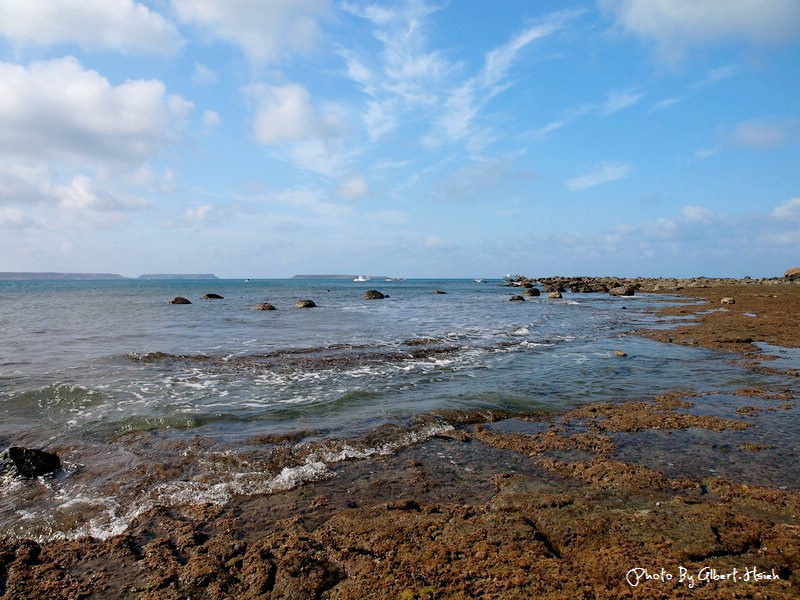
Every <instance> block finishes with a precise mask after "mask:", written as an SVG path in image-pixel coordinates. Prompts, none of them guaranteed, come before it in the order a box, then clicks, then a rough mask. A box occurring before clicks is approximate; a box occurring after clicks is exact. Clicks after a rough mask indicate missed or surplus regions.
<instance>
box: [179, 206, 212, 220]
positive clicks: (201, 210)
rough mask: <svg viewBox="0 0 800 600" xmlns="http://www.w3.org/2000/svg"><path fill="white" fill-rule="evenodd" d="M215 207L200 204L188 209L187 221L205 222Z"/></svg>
mask: <svg viewBox="0 0 800 600" xmlns="http://www.w3.org/2000/svg"><path fill="white" fill-rule="evenodd" d="M213 209H214V207H213V206H212V205H211V204H198V205H197V206H191V207H189V208H187V209H186V215H185V216H186V220H187V221H191V222H194V223H199V222H201V221H205V220H206V219H208V217H209V216H210V215H211V212H212V210H213Z"/></svg>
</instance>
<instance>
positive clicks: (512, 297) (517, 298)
mask: <svg viewBox="0 0 800 600" xmlns="http://www.w3.org/2000/svg"><path fill="white" fill-rule="evenodd" d="M509 300H510V301H511V302H525V298H523V297H522V296H511V298H509Z"/></svg>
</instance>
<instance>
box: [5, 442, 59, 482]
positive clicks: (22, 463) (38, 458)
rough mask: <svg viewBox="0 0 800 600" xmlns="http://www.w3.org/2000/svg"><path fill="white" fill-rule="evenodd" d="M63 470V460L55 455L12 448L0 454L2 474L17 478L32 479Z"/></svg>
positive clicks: (42, 451)
mask: <svg viewBox="0 0 800 600" xmlns="http://www.w3.org/2000/svg"><path fill="white" fill-rule="evenodd" d="M60 468H61V460H60V459H59V458H58V456H56V455H55V454H52V453H50V452H45V451H44V450H35V449H33V448H21V447H19V446H11V447H10V448H8V449H6V450H4V451H3V452H2V453H0V474H2V475H5V474H7V473H10V474H11V475H13V476H15V477H22V478H23V479H32V478H34V477H38V476H39V475H44V474H45V473H50V472H52V471H55V470H56V469H60Z"/></svg>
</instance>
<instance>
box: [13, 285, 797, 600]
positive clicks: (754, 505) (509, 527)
mask: <svg viewBox="0 0 800 600" xmlns="http://www.w3.org/2000/svg"><path fill="white" fill-rule="evenodd" d="M587 285H594V284H593V283H591V282H589V283H587ZM724 287H725V286H722V287H719V288H717V287H715V286H710V287H703V288H700V287H698V288H692V289H691V290H690V291H689V292H688V293H687V295H690V296H693V297H697V298H703V299H705V300H707V301H708V302H709V305H711V306H714V307H717V308H718V307H719V306H720V304H719V300H720V298H722V297H724V296H734V295H735V297H736V300H737V302H736V304H735V305H731V306H730V307H729V310H728V311H726V312H712V313H705V314H702V315H698V317H697V319H698V320H697V323H698V324H696V325H692V326H687V327H685V328H683V327H678V328H676V329H674V330H668V331H661V330H659V331H656V332H651V334H648V335H652V337H656V339H658V337H657V336H660V335H662V334H664V335H668V336H672V337H673V343H688V338H689V337H690V336H691V338H692V339H693V340H696V341H697V343H698V344H701V345H705V346H707V347H709V348H714V349H720V348H724V349H728V350H734V351H736V352H739V353H740V354H742V355H744V356H745V357H747V358H749V359H750V360H754V357H756V356H759V357H760V356H762V353H761V351H760V349H759V347H758V346H756V345H755V342H758V341H765V342H768V343H770V344H780V345H792V346H795V347H796V346H797V345H798V343H800V341H798V339H799V338H798V336H797V329H796V328H797V327H798V322H797V316H796V315H798V314H800V312H798V308H800V306H798V300H799V298H798V296H800V287H797V286H794V285H793V284H786V285H779V286H774V287H773V284H768V283H761V284H752V287H751V284H746V287H745V286H744V285H740V286H736V289H735V290H728V289H724ZM707 308H708V305H705V306H703V305H700V306H694V305H693V306H688V305H686V304H685V303H680V304H676V306H674V307H672V308H670V309H668V310H669V311H681V310H684V311H689V312H687V313H677V314H694V313H696V312H702V311H704V310H706V309H707ZM745 313H752V314H758V315H759V318H758V319H756V318H753V317H748V316H746V314H745ZM684 330H685V331H684ZM728 338H736V339H748V340H749V341H747V342H735V343H731V342H726V341H722V340H725V339H728ZM665 341H666V340H665ZM412 342H416V343H413V344H412ZM437 342H438V340H431V339H424V338H420V339H418V340H409V342H407V345H408V346H410V347H412V348H413V346H415V345H418V346H419V348H416V350H419V351H421V352H422V351H424V352H429V351H438V350H439V348H438V347H436V346H435V345H434V346H433V347H429V344H436V343H437ZM160 359H162V358H159V360H160ZM296 359H297V360H304V359H305V354H303V353H298V354H297V356H296ZM259 360H262V361H263V360H267V359H265V358H264V357H260V358H259ZM269 360H271V358H270V359H269ZM753 368H759V367H757V366H756V365H753ZM769 381H770V382H772V383H770V385H766V384H765V386H764V387H761V388H755V387H752V388H743V389H741V390H739V391H738V392H737V393H736V394H734V395H732V396H729V397H726V398H725V399H724V400H725V402H724V403H723V402H722V401H721V399H720V398H718V397H716V396H714V395H713V393H710V392H709V393H702V394H700V393H695V392H692V391H688V390H683V391H679V392H675V393H671V394H663V395H660V396H654V397H649V398H641V399H636V400H629V401H626V402H619V403H610V402H604V403H592V404H587V405H584V406H581V407H578V408H576V409H574V410H571V411H568V412H565V413H564V414H560V415H543V416H538V417H537V416H523V417H517V418H513V417H509V416H508V415H500V414H493V413H489V412H486V411H484V413H478V412H474V413H458V412H453V413H452V414H446V415H445V414H441V415H437V416H436V418H437V419H446V420H447V422H449V423H452V425H453V428H452V429H448V430H443V432H442V434H441V435H439V436H437V437H433V438H430V439H427V441H425V442H423V443H419V444H416V445H411V446H408V447H406V448H404V449H403V450H401V451H399V452H395V453H392V454H388V455H374V456H371V457H369V458H367V459H363V460H350V461H344V462H342V463H339V464H337V465H336V466H335V467H334V470H333V471H334V472H333V473H332V476H331V477H328V478H325V479H321V480H318V481H314V482H310V483H306V484H304V485H301V486H298V487H295V488H293V489H289V490H286V491H282V492H279V493H274V494H270V495H252V496H238V497H235V498H233V499H231V500H230V501H229V502H228V503H227V504H225V505H221V506H220V505H212V504H185V505H175V506H168V507H166V506H160V507H156V508H153V509H150V510H149V511H147V512H145V513H143V514H141V515H139V516H138V517H136V518H135V520H134V521H133V522H132V523H131V525H130V527H129V528H128V529H127V531H126V532H125V533H123V534H121V535H117V536H114V537H110V538H108V539H105V540H99V539H93V538H81V539H76V540H57V539H56V540H51V541H48V542H41V543H40V542H36V541H32V540H25V539H0V597H2V598H14V599H18V598H19V599H33V598H37V599H39V598H48V599H61V598H65V599H66V598H142V599H145V600H149V599H161V598H174V599H178V598H180V599H183V598H237V599H238V598H243V599H255V598H265V599H277V598H298V599H299V598H303V599H305V598H319V599H361V598H376V599H378V598H381V599H383V598H406V599H411V598H417V599H421V598H436V599H443V598H448V599H449V598H453V599H464V600H466V599H471V598H503V599H523V598H524V599H528V598H543V599H565V598H570V599H571V598H584V599H587V600H588V599H609V600H611V599H617V598H640V599H650V598H685V599H688V598H702V599H706V598H709V599H720V600H722V599H729V598H771V599H790V598H791V599H794V598H797V597H798V592H799V591H800V481H798V478H797V473H796V469H795V468H794V465H796V464H797V460H798V456H797V449H796V448H784V449H781V448H770V447H771V446H776V447H777V446H779V445H780V442H781V440H780V439H779V437H780V436H779V435H778V432H779V431H780V430H781V427H785V426H788V425H787V424H788V423H790V422H796V421H797V418H798V411H797V407H796V406H795V401H796V396H797V394H798V392H800V389H798V386H797V384H796V379H792V378H787V377H785V373H784V377H782V378H781V379H780V380H779V381H780V384H777V383H775V381H778V380H773V379H769ZM787 381H788V382H789V383H786V382H787ZM775 386H779V387H777V388H776V387H775ZM723 409H724V410H723ZM431 418H432V417H431ZM261 441H262V442H264V443H269V444H274V445H276V446H275V448H276V449H278V450H279V449H281V448H285V451H286V452H289V451H290V449H291V448H295V447H296V446H294V445H295V444H296V443H297V438H296V436H286V437H285V438H282V437H279V436H278V437H275V438H274V439H273V438H270V439H269V440H267V439H264V440H261ZM250 443H251V444H255V443H256V440H251V441H250ZM365 443H366V442H365ZM778 450H780V452H782V453H783V454H781V453H777V454H776V453H775V452H777V451H778ZM723 464H725V465H729V469H728V470H727V471H725V472H726V473H727V476H720V475H718V474H714V472H712V471H711V470H710V469H709V468H707V467H709V466H711V467H717V468H719V465H723ZM737 479H738V480H737ZM645 570H646V571H647V573H649V574H654V573H659V574H660V573H664V574H669V575H670V576H671V578H670V579H666V578H663V579H654V578H649V579H648V578H646V577H644V575H643V572H644V571H645ZM712 570H713V571H712ZM734 570H735V571H734ZM712 572H713V573H715V574H716V575H717V576H716V578H715V577H714V576H712V575H711V574H712ZM733 573H736V577H738V579H732V578H731V577H730V576H728V575H730V574H733ZM746 573H747V574H749V575H748V579H747V580H745V579H744V576H745V574H746ZM639 575H642V577H640V578H639V577H638V576H639ZM681 575H684V579H683V580H680V576H681ZM756 575H758V577H759V578H758V580H757V581H754V579H756ZM690 576H691V577H692V579H691V583H692V587H689V583H690V580H689V579H688V577H690ZM720 576H726V577H725V578H722V577H720ZM634 584H635V585H634Z"/></svg>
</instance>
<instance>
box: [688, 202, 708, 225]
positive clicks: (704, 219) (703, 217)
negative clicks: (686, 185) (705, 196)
mask: <svg viewBox="0 0 800 600" xmlns="http://www.w3.org/2000/svg"><path fill="white" fill-rule="evenodd" d="M681 214H682V215H683V218H684V219H685V220H686V221H687V222H688V223H699V224H709V223H712V222H713V221H714V220H715V217H714V213H712V212H711V211H710V210H708V209H707V208H703V207H702V206H691V205H687V206H684V207H683V208H682V209H681Z"/></svg>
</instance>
